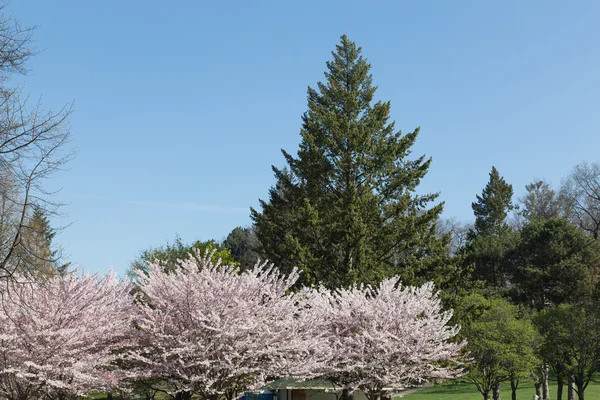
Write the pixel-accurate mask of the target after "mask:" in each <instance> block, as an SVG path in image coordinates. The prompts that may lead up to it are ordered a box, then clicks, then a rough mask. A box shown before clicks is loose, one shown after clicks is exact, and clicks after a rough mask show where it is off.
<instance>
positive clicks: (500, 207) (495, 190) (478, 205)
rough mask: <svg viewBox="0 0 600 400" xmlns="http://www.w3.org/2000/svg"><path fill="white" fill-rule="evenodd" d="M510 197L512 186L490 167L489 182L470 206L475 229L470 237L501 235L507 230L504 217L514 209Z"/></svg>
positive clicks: (494, 168)
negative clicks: (473, 215)
mask: <svg viewBox="0 0 600 400" xmlns="http://www.w3.org/2000/svg"><path fill="white" fill-rule="evenodd" d="M512 196H513V188H512V185H509V184H508V183H506V181H505V180H504V178H503V177H501V176H500V173H499V172H498V170H497V169H496V167H492V172H490V180H489V181H488V183H487V184H486V185H485V188H484V189H483V192H482V193H481V196H479V195H477V201H476V202H474V203H472V204H471V207H472V208H473V213H474V214H475V227H474V229H473V230H472V231H471V236H475V235H494V234H495V235H500V234H502V233H503V231H504V230H505V229H506V228H507V225H506V217H507V216H508V213H509V211H512V210H513V208H514V206H513V203H512Z"/></svg>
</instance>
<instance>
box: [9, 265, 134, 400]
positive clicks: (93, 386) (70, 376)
mask: <svg viewBox="0 0 600 400" xmlns="http://www.w3.org/2000/svg"><path fill="white" fill-rule="evenodd" d="M0 295H1V298H0V303H1V304H0V305H1V308H0V355H1V357H0V395H1V396H2V397H6V398H8V399H10V400H24V399H30V398H41V397H49V398H64V397H71V396H74V395H83V394H86V393H88V392H89V391H91V390H102V389H107V388H109V387H111V386H112V385H113V384H115V382H116V381H117V378H116V376H114V375H113V374H112V373H111V371H110V369H111V366H112V363H113V362H114V361H115V360H116V359H117V357H118V355H117V351H118V350H119V349H120V348H121V347H122V346H124V345H126V344H127V343H126V340H127V338H128V337H129V334H130V331H131V323H130V321H131V320H130V316H131V309H132V302H131V297H130V296H129V287H128V285H126V284H124V283H119V282H118V281H117V280H116V278H115V276H114V275H113V274H112V273H111V274H109V275H107V276H104V277H101V278H99V277H98V276H96V275H92V276H89V275H85V276H78V275H76V274H68V275H66V276H55V277H52V278H50V279H48V280H46V281H43V282H42V281H39V282H30V283H14V282H11V283H7V286H5V287H4V288H2V289H1V290H0Z"/></svg>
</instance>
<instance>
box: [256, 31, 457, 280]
mask: <svg viewBox="0 0 600 400" xmlns="http://www.w3.org/2000/svg"><path fill="white" fill-rule="evenodd" d="M332 54H333V60H332V61H329V62H327V71H326V72H325V77H326V81H325V82H324V83H318V85H317V88H316V89H313V88H311V87H309V88H308V111H307V112H306V113H305V114H304V115H303V117H302V129H301V132H300V135H301V143H300V148H299V150H298V155H297V157H294V156H292V155H290V154H289V153H287V152H285V151H284V150H282V152H283V155H284V157H285V159H286V161H287V166H286V168H284V169H278V168H276V167H273V171H274V173H275V177H276V179H277V183H276V185H275V186H274V187H273V188H272V189H271V191H270V198H269V201H268V202H266V201H261V202H260V204H261V207H262V212H259V211H257V210H254V209H253V210H252V219H253V221H254V223H255V229H256V233H257V236H258V239H259V242H260V246H259V247H260V248H259V251H260V252H261V253H262V254H263V255H264V256H266V257H267V258H268V259H269V260H270V261H273V262H275V263H276V264H277V265H278V266H279V267H280V268H282V269H283V270H285V271H289V270H290V269H291V268H292V267H293V266H297V267H299V268H300V269H301V270H302V271H303V275H302V278H303V279H304V283H318V282H320V283H323V284H326V285H327V286H329V287H336V286H339V285H347V284H352V283H358V282H368V283H374V282H378V281H380V280H381V279H382V278H383V277H385V276H391V275H394V274H401V275H402V278H403V280H404V281H408V282H411V283H413V282H414V283H418V282H419V281H422V280H423V279H425V278H426V279H432V278H433V277H434V275H435V276H436V277H439V276H441V275H442V274H437V273H436V272H434V271H435V270H436V269H437V268H439V267H441V266H447V256H446V255H445V245H446V244H447V241H448V240H449V238H448V237H444V238H439V237H438V236H437V235H436V227H435V224H436V221H437V220H438V218H439V215H440V213H441V212H442V209H443V203H439V204H436V205H434V206H433V207H430V208H428V205H429V204H430V203H431V202H432V201H434V200H435V199H436V198H437V197H438V195H437V194H425V195H419V194H417V193H416V188H417V186H418V185H419V183H420V180H421V179H422V178H423V177H424V176H425V174H426V173H427V171H428V169H429V166H430V163H431V159H426V158H425V156H421V157H418V158H416V159H412V160H411V159H409V158H408V157H409V156H410V154H411V147H412V145H413V144H414V143H415V140H416V139H417V136H418V134H419V129H418V128H417V129H415V130H414V131H413V132H410V133H407V134H403V133H402V132H401V131H396V130H395V127H394V122H389V121H388V120H389V114H390V102H381V101H377V102H374V101H373V97H374V94H375V90H376V86H373V83H372V76H371V74H370V72H369V71H370V69H371V65H370V64H369V63H368V62H367V60H366V59H365V58H363V57H362V55H361V48H360V47H357V46H356V44H355V43H353V42H351V41H350V40H348V38H347V37H346V36H342V37H341V43H340V44H339V45H337V47H336V51H334V52H332Z"/></svg>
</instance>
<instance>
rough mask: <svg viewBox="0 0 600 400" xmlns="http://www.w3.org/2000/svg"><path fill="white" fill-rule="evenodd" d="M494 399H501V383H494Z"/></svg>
mask: <svg viewBox="0 0 600 400" xmlns="http://www.w3.org/2000/svg"><path fill="white" fill-rule="evenodd" d="M494 400H500V384H499V383H496V384H495V385H494Z"/></svg>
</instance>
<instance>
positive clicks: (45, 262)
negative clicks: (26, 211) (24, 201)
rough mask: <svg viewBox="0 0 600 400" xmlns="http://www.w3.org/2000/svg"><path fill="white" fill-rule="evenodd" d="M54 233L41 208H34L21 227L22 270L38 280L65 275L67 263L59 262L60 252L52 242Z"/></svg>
mask: <svg viewBox="0 0 600 400" xmlns="http://www.w3.org/2000/svg"><path fill="white" fill-rule="evenodd" d="M54 236H56V231H55V230H54V229H53V228H52V226H51V225H50V220H49V219H48V217H47V216H46V213H45V212H44V210H43V209H41V208H37V207H36V208H35V209H34V210H33V213H32V215H31V217H30V218H29V219H28V221H27V224H26V225H25V226H24V227H23V234H22V241H23V246H21V248H20V250H21V258H22V262H23V268H22V269H23V270H24V271H25V270H26V271H27V272H28V273H32V274H33V275H34V276H37V277H39V278H43V277H47V276H49V275H51V274H53V273H57V272H58V273H60V274H64V273H66V271H67V269H68V266H69V263H66V264H64V263H61V262H60V251H59V250H58V249H55V248H54V246H53V244H52V240H53V239H54Z"/></svg>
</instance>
